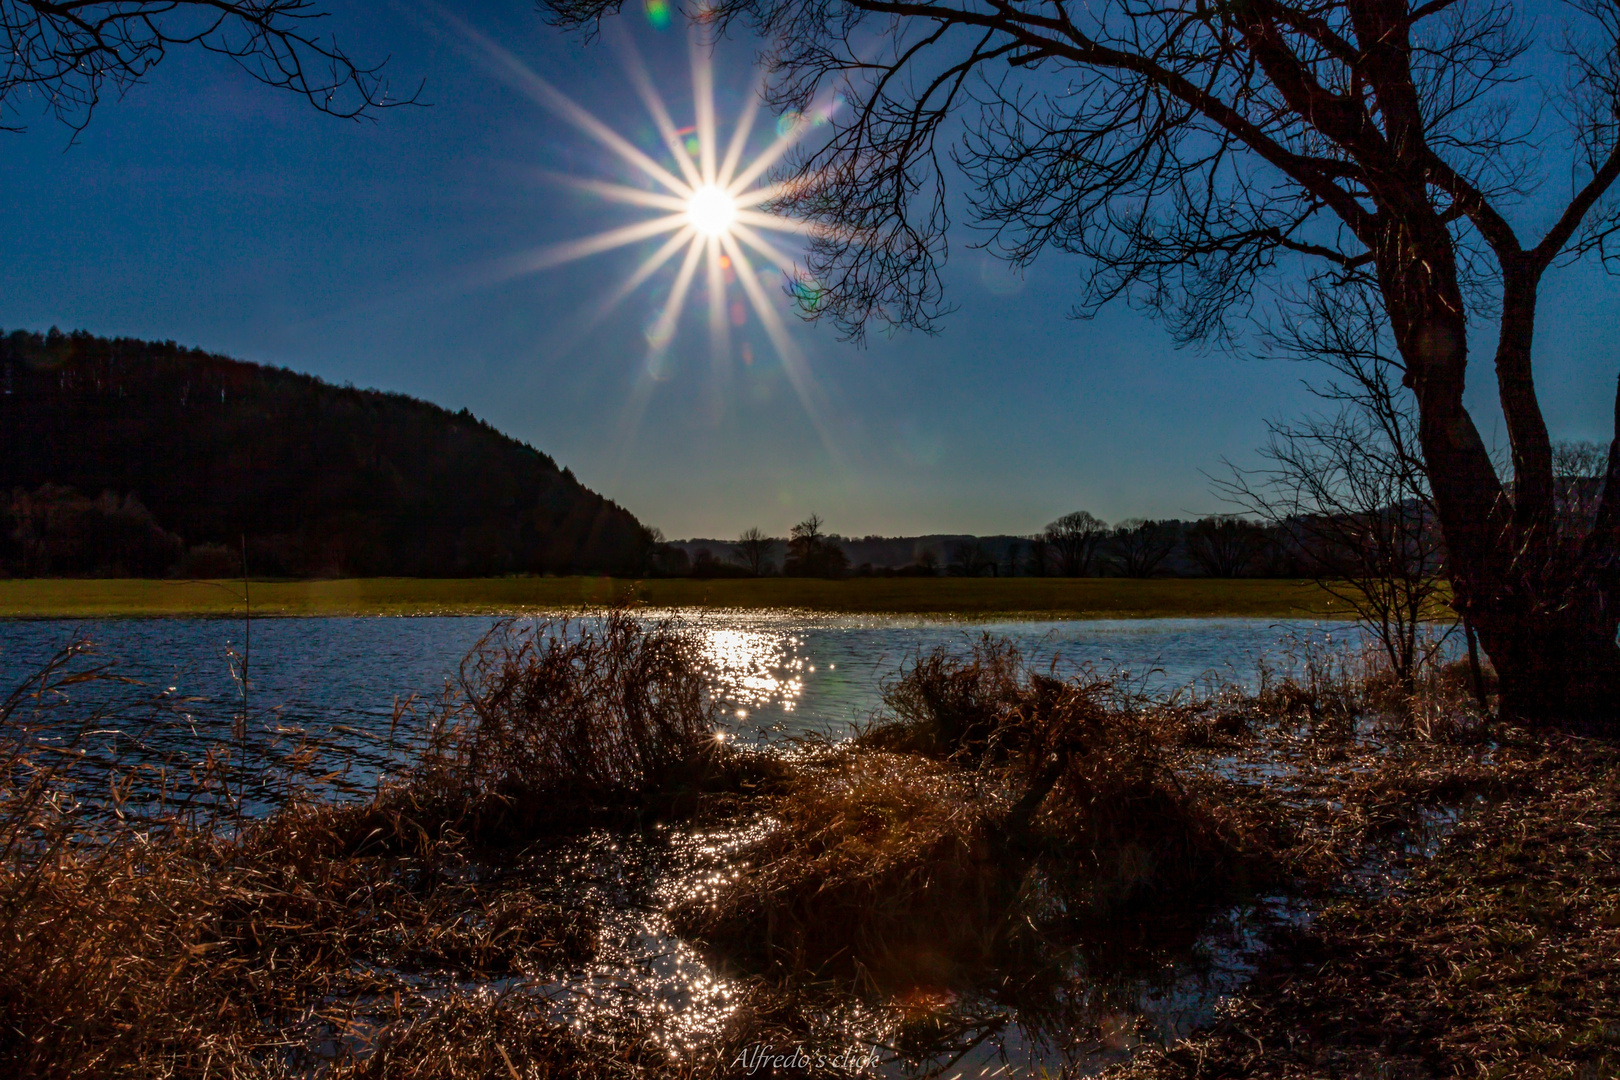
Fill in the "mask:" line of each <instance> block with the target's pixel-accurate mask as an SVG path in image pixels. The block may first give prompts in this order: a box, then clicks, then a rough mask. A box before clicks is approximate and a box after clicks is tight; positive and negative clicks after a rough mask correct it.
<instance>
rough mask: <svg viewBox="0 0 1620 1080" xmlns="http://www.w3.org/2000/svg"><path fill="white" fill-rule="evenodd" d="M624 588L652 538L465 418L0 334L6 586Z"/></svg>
mask: <svg viewBox="0 0 1620 1080" xmlns="http://www.w3.org/2000/svg"><path fill="white" fill-rule="evenodd" d="M244 537H245V539H246V548H247V560H248V564H249V568H250V569H251V571H252V572H253V573H254V574H265V575H288V576H303V575H332V574H343V575H383V574H401V575H424V576H459V575H485V574H501V573H514V572H534V573H545V572H555V573H569V572H583V573H631V572H634V571H636V570H637V569H639V567H640V565H641V562H642V559H643V556H644V554H645V552H646V550H647V547H648V545H649V543H650V534H649V532H648V530H647V529H645V528H644V527H643V526H642V525H641V524H640V522H638V521H637V520H636V519H635V517H634V516H632V515H631V514H630V513H629V512H628V511H626V510H624V509H623V508H621V507H619V506H618V505H616V504H614V503H612V502H610V501H608V500H607V499H604V498H603V497H602V496H600V495H598V494H596V493H595V492H593V491H590V490H588V489H587V488H585V487H584V486H583V485H581V484H580V483H579V482H578V481H577V480H575V479H574V477H573V474H572V473H570V472H569V471H568V470H566V469H559V468H558V467H557V465H556V463H555V462H554V461H553V460H552V459H551V458H550V457H548V456H547V455H545V454H542V453H540V452H539V451H538V450H535V449H534V448H533V447H530V446H528V445H525V444H523V443H520V442H517V441H515V440H513V439H510V438H507V437H506V436H505V435H502V434H501V433H500V432H498V431H496V430H495V429H494V428H492V427H490V426H489V425H488V424H486V423H483V422H482V421H480V420H478V419H476V418H475V417H473V416H472V415H471V413H469V412H467V411H466V410H463V411H462V412H460V413H452V412H449V411H448V410H446V409H442V408H439V407H438V406H435V405H431V404H428V403H426V402H423V401H418V400H416V399H414V398H409V397H405V396H404V395H401V394H385V393H379V392H377V391H373V390H356V389H354V388H352V387H337V386H331V385H329V384H327V383H325V382H322V381H321V380H320V379H317V378H313V377H311V376H308V375H300V374H296V373H294V372H291V371H286V370H282V369H276V368H269V367H264V366H261V365H258V364H249V363H243V362H241V361H238V360H232V359H230V358H228V357H223V356H215V355H211V354H208V353H204V352H201V351H199V350H195V349H186V348H182V347H180V346H177V345H175V344H174V343H172V342H165V343H161V344H159V343H152V342H144V341H135V340H128V339H122V338H120V339H116V340H109V339H105V338H98V337H93V336H91V335H89V334H84V333H74V334H60V333H58V332H56V331H54V330H53V331H52V332H51V333H50V334H48V335H40V334H31V333H26V332H22V331H17V332H13V333H11V334H9V335H3V334H0V570H3V571H4V572H5V573H8V574H11V575H14V576H15V575H25V574H26V575H51V574H86V573H102V574H106V573H128V574H135V575H157V574H164V573H199V574H201V573H207V574H210V575H212V574H216V573H220V572H230V571H234V572H240V551H241V546H242V542H243V538H244Z"/></svg>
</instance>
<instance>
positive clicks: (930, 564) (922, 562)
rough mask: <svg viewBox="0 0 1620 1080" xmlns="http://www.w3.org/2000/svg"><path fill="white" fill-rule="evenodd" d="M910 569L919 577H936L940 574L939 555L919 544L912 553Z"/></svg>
mask: <svg viewBox="0 0 1620 1080" xmlns="http://www.w3.org/2000/svg"><path fill="white" fill-rule="evenodd" d="M908 569H909V570H911V572H912V573H914V574H915V575H916V576H917V577H936V576H938V574H939V555H938V554H937V553H936V552H935V551H934V549H933V548H930V547H923V546H922V545H920V544H919V545H918V546H917V549H916V550H915V551H914V552H912V555H911V566H910V567H908Z"/></svg>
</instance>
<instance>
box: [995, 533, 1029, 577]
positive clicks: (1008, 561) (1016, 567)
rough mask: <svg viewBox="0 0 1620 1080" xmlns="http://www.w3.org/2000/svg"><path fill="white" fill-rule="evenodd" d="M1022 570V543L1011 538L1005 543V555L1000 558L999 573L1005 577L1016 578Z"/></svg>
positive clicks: (1015, 538)
mask: <svg viewBox="0 0 1620 1080" xmlns="http://www.w3.org/2000/svg"><path fill="white" fill-rule="evenodd" d="M1023 568H1024V541H1022V540H1020V539H1019V538H1018V537H1016V536H1015V537H1013V538H1012V539H1011V540H1008V541H1007V550H1006V553H1005V554H1003V555H1002V558H1001V572H1002V573H1003V574H1005V575H1006V576H1007V577H1017V576H1018V575H1019V573H1020V572H1021V571H1022V570H1023Z"/></svg>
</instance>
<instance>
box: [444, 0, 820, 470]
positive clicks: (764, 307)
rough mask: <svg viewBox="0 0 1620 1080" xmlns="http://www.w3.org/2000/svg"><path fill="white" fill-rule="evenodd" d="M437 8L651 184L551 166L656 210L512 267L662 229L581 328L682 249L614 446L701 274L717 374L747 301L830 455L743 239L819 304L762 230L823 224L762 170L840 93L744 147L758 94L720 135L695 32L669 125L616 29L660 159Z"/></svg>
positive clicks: (640, 239)
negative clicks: (689, 93)
mask: <svg viewBox="0 0 1620 1080" xmlns="http://www.w3.org/2000/svg"><path fill="white" fill-rule="evenodd" d="M644 3H645V5H646V10H647V15H648V18H649V20H651V21H653V22H654V24H655V25H657V24H658V22H659V20H660V19H662V18H664V17H665V16H666V14H667V13H668V12H670V11H671V10H672V9H671V6H670V5H669V4H668V3H667V0H644ZM445 18H446V19H448V20H449V21H450V22H451V24H452V25H454V26H456V27H457V28H458V29H459V30H460V31H461V32H462V33H463V34H464V35H465V36H466V38H467V39H468V40H469V41H471V42H472V43H473V44H474V45H476V46H477V47H478V48H479V49H480V50H482V51H483V53H484V54H485V55H486V56H487V57H488V58H489V60H490V61H491V63H492V67H493V68H494V69H495V70H496V72H497V73H498V74H499V75H500V76H501V77H502V78H504V79H505V80H506V81H507V82H508V83H510V84H511V85H512V86H514V87H515V88H517V89H518V90H520V91H522V92H523V93H525V94H527V95H528V96H529V97H530V98H531V99H532V100H533V101H534V102H535V103H536V104H538V105H540V106H542V107H543V108H545V109H546V110H547V111H549V112H551V113H553V114H554V115H556V116H557V117H559V118H560V119H562V120H564V121H566V122H567V123H568V124H570V125H571V126H572V127H574V128H575V129H576V130H578V131H579V132H580V133H581V134H583V135H585V136H586V137H587V138H589V139H591V140H592V141H594V142H596V143H597V144H598V145H600V146H602V147H603V148H604V149H606V150H608V151H609V152H611V153H612V154H614V155H615V156H616V157H617V158H618V159H619V160H620V161H621V162H622V163H623V164H624V165H626V166H628V167H629V168H631V169H633V170H635V171H636V172H638V173H640V174H641V175H642V176H643V177H644V178H645V179H646V181H648V182H650V186H651V188H652V190H648V189H647V188H646V187H642V186H631V185H627V184H622V183H613V182H608V181H604V180H595V179H589V178H585V177H567V176H564V177H554V178H555V179H559V180H562V181H563V182H564V183H567V184H570V185H572V186H574V187H576V188H579V189H581V190H584V191H588V192H591V193H592V194H595V195H598V196H601V197H602V198H604V199H608V200H611V201H614V202H618V203H622V204H626V205H630V206H639V207H642V208H644V209H646V210H649V211H652V212H653V213H654V214H655V215H657V216H654V217H651V218H650V219H647V220H644V221H641V222H637V223H635V224H630V225H623V226H620V227H618V228H613V229H607V230H605V231H603V232H600V233H597V234H596V235H594V236H585V237H581V238H579V239H577V240H572V241H568V242H566V243H562V244H557V245H553V246H551V247H547V248H543V249H540V250H538V251H532V252H527V253H524V254H523V255H521V256H518V257H514V258H513V259H511V260H509V265H510V271H509V273H510V274H514V275H515V274H519V273H532V272H535V271H539V270H543V269H547V268H550V267H555V266H559V265H561V264H563V263H567V262H571V261H573V260H575V259H581V258H585V257H587V256H591V255H597V254H601V253H604V252H607V251H610V250H613V249H616V248H622V247H625V246H628V245H630V244H637V243H645V242H648V241H651V240H654V239H657V238H660V237H665V236H666V234H668V235H667V238H666V239H665V240H664V241H663V242H662V243H661V245H660V246H659V247H658V249H657V250H656V251H654V252H653V253H652V254H650V255H648V256H647V257H646V258H645V259H643V260H642V261H641V263H640V265H639V266H638V267H637V268H636V269H635V271H634V272H633V273H632V274H631V275H630V276H629V278H628V279H627V280H626V281H625V282H624V283H623V284H621V285H620V287H619V288H617V289H615V290H613V291H612V293H611V295H609V296H608V297H606V298H605V299H604V300H603V301H602V302H601V303H600V304H599V305H598V306H597V308H596V310H595V311H594V312H592V313H591V314H590V315H589V316H588V317H587V319H586V320H585V321H586V323H587V325H586V327H584V329H583V330H581V331H580V333H583V332H584V330H588V329H589V328H590V327H594V326H595V325H597V324H598V323H600V322H601V321H602V320H604V319H606V318H607V317H608V315H609V314H610V313H611V312H612V310H613V308H614V307H616V306H617V305H618V304H619V303H621V302H623V301H624V300H625V299H626V298H627V297H628V296H629V295H630V293H631V292H632V291H633V290H635V289H636V288H637V287H639V286H640V285H642V284H644V283H645V282H647V281H648V280H649V279H650V278H651V277H652V276H653V275H654V274H655V273H657V272H658V271H659V270H660V269H662V268H664V267H665V266H667V265H669V264H670V263H671V262H672V261H674V260H675V259H676V258H677V256H679V255H680V254H681V252H682V249H684V252H685V255H684V258H681V259H680V269H679V271H678V272H677V273H676V274H675V279H674V282H673V284H672V285H671V287H670V288H669V290H668V292H667V294H666V299H665V301H664V303H663V304H662V310H661V311H659V312H658V314H657V315H656V316H655V317H654V318H653V319H652V321H651V322H650V323H649V324H647V330H646V342H647V349H648V354H647V359H646V364H645V365H644V367H643V369H642V370H643V372H644V373H645V378H644V379H641V380H638V381H637V382H636V383H635V384H634V386H633V388H632V392H631V400H630V401H629V402H628V403H627V406H626V416H625V425H624V426H625V427H626V428H627V430H626V431H625V432H624V433H623V437H622V438H621V439H620V445H621V446H624V447H628V446H629V445H630V442H631V439H630V436H631V434H632V432H633V431H634V429H635V427H636V426H637V424H638V422H639V417H640V413H641V410H642V409H643V408H644V407H645V405H646V402H647V398H648V395H649V394H650V392H651V383H652V382H656V381H661V380H662V379H664V378H668V377H669V374H670V373H671V372H672V370H673V367H674V365H673V363H672V361H671V359H670V358H669V357H668V356H667V353H668V350H669V348H670V346H671V344H672V343H673V341H674V339H675V337H676V335H677V331H678V329H679V325H680V320H681V315H682V312H683V309H684V307H685V306H686V303H687V299H688V297H689V296H690V295H691V294H692V292H693V288H692V286H693V284H694V282H695V281H701V282H703V283H704V285H703V287H704V289H705V291H706V292H707V293H708V296H707V297H706V300H707V305H706V306H707V307H708V309H709V319H708V322H709V337H710V346H711V351H712V353H713V357H714V364H713V366H714V370H715V375H716V379H717V382H720V381H723V376H724V374H725V370H726V366H727V361H728V359H729V357H730V354H731V344H730V338H731V335H732V333H733V332H734V330H735V328H738V327H742V326H744V325H745V324H747V323H748V319H747V312H748V309H750V308H751V309H752V310H753V312H754V314H755V315H756V316H757V317H758V322H757V325H758V327H759V328H760V329H763V330H764V332H765V334H766V336H767V337H768V338H769V339H770V341H771V344H772V345H773V346H774V347H775V352H776V354H777V357H778V358H779V359H780V361H781V366H782V372H783V374H785V375H786V376H787V379H788V382H789V383H790V384H791V385H792V387H793V389H794V391H795V392H796V394H797V395H798V397H799V401H800V404H801V405H803V407H804V410H805V413H806V414H807V416H808V417H809V419H810V421H811V423H812V424H813V425H814V426H815V428H816V430H817V432H818V433H819V434H820V435H821V440H822V443H823V445H824V446H825V447H826V448H827V451H828V453H829V454H830V455H831V456H832V457H833V458H834V459H838V458H840V457H841V454H840V451H839V448H838V446H837V443H836V441H835V440H834V439H833V438H832V437H831V432H830V429H829V427H828V423H827V413H828V403H827V402H826V400H825V397H824V395H823V394H822V392H821V390H820V388H819V386H818V385H817V383H816V380H815V379H814V377H813V376H812V374H811V372H810V370H809V365H808V364H807V363H806V360H805V357H804V355H803V354H802V352H800V350H799V349H798V347H797V346H796V345H795V343H794V342H793V340H792V338H791V337H790V336H789V334H788V332H787V326H786V324H785V323H784V322H783V319H782V313H781V312H780V311H779V310H778V305H777V304H773V303H772V302H771V300H770V298H769V297H768V296H767V295H766V293H765V289H764V288H763V286H762V284H761V281H760V279H759V276H758V274H757V273H756V271H755V269H754V266H753V264H752V262H751V260H750V259H749V256H748V254H747V253H745V250H744V249H745V248H746V249H747V252H751V253H752V254H753V255H755V256H757V257H759V258H762V259H764V260H765V261H766V262H767V263H770V264H772V265H774V266H775V268H776V269H777V270H778V271H780V272H781V273H782V274H783V275H784V278H785V280H784V284H785V285H787V286H788V288H787V290H786V291H787V293H788V295H789V297H791V299H792V301H793V302H794V303H796V304H797V305H798V306H799V307H801V308H802V309H807V310H810V311H814V310H815V309H816V307H817V306H819V305H818V303H817V300H818V298H819V289H817V287H816V286H815V283H814V282H812V281H811V279H810V278H809V277H808V275H806V274H805V273H804V272H803V271H802V270H800V269H799V268H798V267H797V265H796V261H795V260H794V258H793V257H792V256H791V255H790V254H788V253H787V252H784V251H782V250H780V249H778V248H777V247H776V246H775V244H773V243H771V242H770V241H769V240H767V239H766V238H765V236H763V235H761V231H762V230H768V231H772V232H777V233H786V234H789V235H797V236H801V237H802V236H806V235H818V234H821V233H822V232H823V231H824V227H823V226H821V225H818V224H815V223H812V222H807V221H803V220H800V219H796V218H792V217H788V216H786V215H784V214H782V213H780V212H778V211H777V210H776V208H775V207H773V206H772V205H771V204H772V203H774V202H776V201H778V200H780V199H782V198H785V197H788V196H791V195H792V194H793V193H794V192H795V191H796V190H798V185H799V184H800V183H803V182H804V181H803V180H801V181H798V182H796V183H782V184H779V183H772V182H770V181H768V180H765V179H764V177H765V174H766V172H767V170H769V169H770V168H771V167H772V166H773V165H775V164H776V163H777V162H779V161H780V160H782V158H783V156H784V155H785V154H786V153H787V152H788V151H789V150H791V149H792V148H793V146H794V144H795V143H797V142H798V140H799V139H801V138H802V137H803V136H804V134H805V132H806V131H807V130H809V129H811V128H812V127H814V126H816V124H817V123H825V122H826V121H827V118H828V117H830V116H831V114H832V112H833V111H834V110H835V109H837V108H838V107H839V106H840V105H841V104H842V102H841V100H840V99H837V98H829V99H828V100H827V102H826V103H824V104H819V105H818V106H816V108H815V109H814V110H812V112H813V122H811V121H807V119H806V117H804V116H801V115H799V114H797V113H792V114H789V115H788V116H786V117H783V118H781V119H780V120H779V121H778V122H777V123H776V124H775V129H776V130H775V131H774V132H773V134H774V135H775V138H774V139H771V140H770V141H769V143H768V145H766V146H765V147H764V148H762V149H760V150H759V151H758V152H756V153H753V154H749V153H748V150H749V146H748V143H749V136H750V133H751V132H752V130H753V125H754V120H755V118H756V116H757V114H758V111H759V99H758V96H757V95H756V96H755V97H754V98H753V100H751V101H750V102H749V103H748V105H747V106H746V107H745V108H744V109H743V111H742V115H741V116H739V117H738V119H737V123H736V126H735V127H734V128H733V129H732V132H731V137H730V139H729V140H728V141H727V142H725V143H722V142H721V139H720V137H719V132H718V130H717V127H718V125H717V124H716V122H715V121H716V117H715V108H714V77H713V72H712V71H711V69H710V62H711V61H710V58H709V57H708V56H707V55H705V47H704V46H703V44H702V40H701V38H699V37H697V36H694V37H693V40H692V43H691V48H692V89H693V102H692V105H693V120H694V121H695V122H694V123H693V124H692V125H691V126H689V127H677V126H676V124H675V121H674V119H673V117H671V115H670V112H669V108H668V107H667V106H666V105H665V103H664V100H663V98H662V96H661V95H660V94H659V93H658V91H657V90H656V89H655V88H654V86H653V83H652V80H651V78H649V76H648V74H647V71H646V68H645V67H644V66H643V65H642V63H641V59H640V57H639V56H637V55H636V53H635V49H634V46H632V45H631V44H630V43H629V41H628V40H627V39H625V40H621V41H620V42H619V44H620V46H621V55H622V56H623V57H624V59H625V67H626V69H627V73H628V74H629V76H630V80H631V82H632V83H633V84H634V85H635V88H636V91H637V93H638V95H639V96H640V98H641V100H642V103H643V104H644V105H645V106H646V108H647V111H648V113H649V114H650V116H651V118H652V120H653V123H654V126H655V127H656V129H657V132H658V135H659V137H660V140H661V142H662V143H663V149H664V151H665V154H667V156H665V157H664V158H663V160H662V161H659V160H656V159H655V156H654V154H652V153H649V152H648V151H646V150H643V149H642V148H641V147H639V146H637V145H636V144H635V143H633V142H631V141H630V140H629V139H627V138H626V137H625V136H623V135H621V134H620V133H619V132H617V131H615V130H614V129H613V128H612V127H610V126H608V125H607V124H605V123H603V122H602V120H600V119H599V118H598V117H596V116H595V115H594V114H592V113H591V112H589V111H587V110H586V109H584V108H583V107H581V106H580V105H578V104H576V103H575V102H574V101H573V100H572V99H570V98H569V97H567V96H566V95H565V94H563V93H562V92H561V91H560V90H558V89H557V88H555V87H554V86H552V85H551V84H550V83H549V82H547V81H546V80H545V79H543V78H541V77H540V76H539V75H538V74H537V73H536V72H535V71H534V70H533V69H531V68H530V67H528V65H526V64H524V63H523V62H522V61H521V60H519V59H518V58H517V57H516V56H514V55H513V54H512V53H511V52H509V51H508V50H507V49H505V48H503V47H502V46H500V45H498V44H496V43H495V42H494V41H493V40H491V39H490V38H489V37H487V36H486V35H484V34H481V33H479V32H478V31H476V30H474V29H473V28H472V27H471V26H469V25H467V24H466V23H465V22H463V21H461V20H460V19H457V18H456V17H455V16H452V15H446V16H445ZM761 208H765V209H761ZM767 210H769V211H770V212H767ZM699 263H703V264H704V267H703V269H704V273H703V275H702V277H701V278H699V277H698V269H699ZM734 287H740V288H741V290H742V294H743V296H742V298H741V299H738V298H736V297H734V296H731V295H728V293H729V292H730V290H731V289H732V288H734ZM744 300H745V301H746V303H744V302H743V301H744ZM742 346H743V354H744V361H745V363H751V362H752V360H753V349H752V347H751V346H750V345H749V344H748V343H747V342H746V341H744V342H742Z"/></svg>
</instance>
